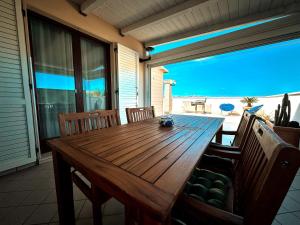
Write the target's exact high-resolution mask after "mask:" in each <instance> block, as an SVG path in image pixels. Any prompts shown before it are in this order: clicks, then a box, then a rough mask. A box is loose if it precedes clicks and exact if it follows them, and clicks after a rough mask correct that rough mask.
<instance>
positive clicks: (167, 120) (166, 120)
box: [159, 116, 174, 127]
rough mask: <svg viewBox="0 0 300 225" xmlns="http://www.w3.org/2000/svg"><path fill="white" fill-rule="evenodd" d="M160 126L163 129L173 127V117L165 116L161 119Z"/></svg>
mask: <svg viewBox="0 0 300 225" xmlns="http://www.w3.org/2000/svg"><path fill="white" fill-rule="evenodd" d="M159 124H160V126H161V127H173V125H174V120H173V118H172V117H171V116H163V117H161V118H160V119H159Z"/></svg>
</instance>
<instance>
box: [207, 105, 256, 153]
mask: <svg viewBox="0 0 300 225" xmlns="http://www.w3.org/2000/svg"><path fill="white" fill-rule="evenodd" d="M255 118H256V116H255V115H254V114H252V113H249V112H247V111H244V113H243V115H242V118H241V121H240V123H239V126H238V128H237V130H236V131H226V130H222V128H221V129H220V131H219V133H218V134H217V137H216V142H217V143H216V144H215V143H212V144H211V146H212V147H222V145H220V144H222V135H233V136H234V139H233V142H232V144H231V146H237V147H238V146H240V145H241V144H243V142H244V141H245V138H246V136H247V133H248V132H249V128H250V127H251V125H252V123H253V121H254V119H255Z"/></svg>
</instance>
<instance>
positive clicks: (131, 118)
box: [126, 106, 155, 123]
mask: <svg viewBox="0 0 300 225" xmlns="http://www.w3.org/2000/svg"><path fill="white" fill-rule="evenodd" d="M126 116H127V122H128V123H135V122H139V121H142V120H146V119H151V118H154V117H155V114H154V106H150V107H140V108H126Z"/></svg>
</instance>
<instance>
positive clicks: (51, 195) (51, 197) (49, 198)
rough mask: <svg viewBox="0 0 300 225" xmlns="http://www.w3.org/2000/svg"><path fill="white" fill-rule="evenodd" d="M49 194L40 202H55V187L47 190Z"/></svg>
mask: <svg viewBox="0 0 300 225" xmlns="http://www.w3.org/2000/svg"><path fill="white" fill-rule="evenodd" d="M49 192H50V193H49V195H48V196H47V198H46V199H44V200H43V202H42V203H56V202H57V198H56V191H55V189H53V190H50V191H49Z"/></svg>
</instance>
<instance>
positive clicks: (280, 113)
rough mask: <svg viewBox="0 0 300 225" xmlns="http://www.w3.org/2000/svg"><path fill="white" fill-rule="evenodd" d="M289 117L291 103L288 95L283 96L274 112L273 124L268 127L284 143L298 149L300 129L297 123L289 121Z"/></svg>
mask: <svg viewBox="0 0 300 225" xmlns="http://www.w3.org/2000/svg"><path fill="white" fill-rule="evenodd" d="M290 117H291V102H290V100H289V96H288V94H285V95H284V97H283V99H282V104H281V105H280V104H278V107H277V109H276V110H275V117H274V123H273V124H270V123H268V125H269V126H270V127H271V128H273V130H274V131H275V133H277V134H278V136H280V137H281V138H282V139H283V140H285V141H286V142H288V143H290V144H292V145H294V146H296V147H299V139H300V127H299V123H298V122H297V121H290Z"/></svg>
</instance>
